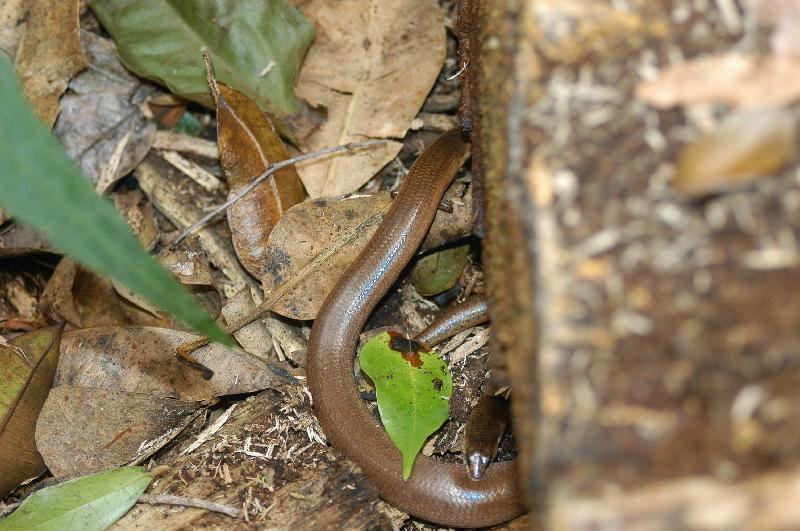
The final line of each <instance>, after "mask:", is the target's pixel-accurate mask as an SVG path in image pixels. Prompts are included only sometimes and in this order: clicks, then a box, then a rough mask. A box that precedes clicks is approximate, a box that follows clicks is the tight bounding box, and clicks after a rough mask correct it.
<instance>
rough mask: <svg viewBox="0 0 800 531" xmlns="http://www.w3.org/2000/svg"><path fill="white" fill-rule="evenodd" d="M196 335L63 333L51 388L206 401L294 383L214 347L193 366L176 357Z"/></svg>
mask: <svg viewBox="0 0 800 531" xmlns="http://www.w3.org/2000/svg"><path fill="white" fill-rule="evenodd" d="M198 337H199V336H197V335H196V334H192V333H190V332H184V331H181V330H170V329H167V328H154V327H145V326H141V327H138V326H128V327H124V326H106V327H98V328H87V329H84V330H74V331H71V332H67V333H65V334H64V337H63V339H62V341H61V362H60V363H59V366H58V373H57V374H56V380H55V385H82V386H87V387H89V386H91V387H102V388H103V389H114V390H120V391H128V392H134V393H144V394H149V395H153V396H159V397H176V398H180V399H181V400H204V399H208V398H212V397H217V396H222V395H228V394H239V393H251V392H254V391H259V390H261V389H265V388H268V387H275V386H277V385H281V384H284V383H287V382H290V383H291V382H294V379H293V378H292V377H291V376H289V374H288V373H286V371H284V370H283V369H280V368H279V367H276V366H274V365H271V364H269V363H266V362H264V361H263V360H260V359H258V358H256V357H255V356H252V355H250V354H248V353H246V352H244V351H242V350H238V349H227V348H225V347H223V346H222V345H220V344H218V343H212V344H210V345H207V346H205V347H202V348H200V349H198V350H196V351H194V352H193V353H192V356H193V358H194V360H195V361H196V364H192V363H189V362H187V361H184V360H182V359H178V358H177V357H176V355H175V352H176V350H175V349H176V348H177V347H178V346H179V345H182V344H184V343H189V342H191V341H195V340H197V339H198ZM197 364H199V365H197ZM209 376H210V378H209V379H206V378H208V377H209Z"/></svg>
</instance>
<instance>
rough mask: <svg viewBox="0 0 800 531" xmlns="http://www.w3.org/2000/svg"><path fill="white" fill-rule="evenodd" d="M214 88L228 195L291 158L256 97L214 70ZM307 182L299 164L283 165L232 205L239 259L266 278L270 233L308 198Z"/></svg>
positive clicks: (230, 213) (211, 84)
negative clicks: (216, 76)
mask: <svg viewBox="0 0 800 531" xmlns="http://www.w3.org/2000/svg"><path fill="white" fill-rule="evenodd" d="M209 87H210V88H211V94H212V95H213V96H214V102H215V103H216V107H217V142H218V143H219V154H220V155H219V159H220V164H221V165H222V169H223V170H224V171H225V175H226V176H227V178H228V186H229V191H228V196H229V197H230V196H231V195H234V194H236V193H238V192H239V191H240V190H241V189H242V188H244V187H245V186H247V184H248V183H249V182H250V181H251V180H253V179H254V178H255V177H257V176H258V175H260V174H262V173H263V172H264V171H265V170H266V169H267V168H268V167H269V165H270V164H274V163H276V162H280V161H282V160H286V159H288V158H289V152H288V151H287V150H286V146H284V145H283V142H282V141H281V139H280V138H279V137H278V134H277V132H276V131H275V127H274V126H273V125H272V121H271V120H270V119H269V117H267V115H266V114H264V113H263V112H262V111H261V109H259V108H258V106H257V105H256V104H255V103H253V101H252V100H251V99H250V98H248V97H247V96H245V95H244V94H242V93H241V92H238V91H236V90H234V89H232V88H230V87H229V86H227V85H225V84H223V83H217V81H216V79H214V77H213V72H212V71H210V70H209ZM303 196H304V194H303V185H302V183H301V182H300V177H298V175H297V170H296V169H295V168H294V166H289V167H286V168H283V169H281V170H279V171H277V172H275V173H273V174H272V175H270V176H269V178H268V179H267V180H265V181H264V182H262V183H261V184H260V185H259V186H257V187H256V188H255V189H253V190H252V191H251V192H249V193H248V194H247V195H245V196H244V197H243V198H241V199H240V200H239V201H238V202H237V203H236V204H235V205H233V206H232V207H231V208H229V209H228V225H229V226H230V228H231V235H232V237H233V248H234V249H235V250H236V255H237V256H238V257H239V261H240V262H241V263H242V265H244V267H245V269H247V271H249V272H250V274H251V275H253V276H254V277H256V278H258V279H261V276H262V275H263V271H264V266H265V257H264V252H265V248H266V245H267V238H268V237H269V233H270V232H272V228H273V227H274V226H275V224H276V223H277V222H278V220H279V219H280V217H281V216H282V215H283V213H284V212H285V211H286V210H288V209H289V208H290V207H292V206H294V205H296V204H297V203H300V202H301V201H302V200H303Z"/></svg>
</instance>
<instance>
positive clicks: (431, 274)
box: [411, 243, 470, 297]
mask: <svg viewBox="0 0 800 531" xmlns="http://www.w3.org/2000/svg"><path fill="white" fill-rule="evenodd" d="M469 248H470V244H468V243H466V244H463V245H459V246H457V247H448V248H446V249H442V250H440V251H436V252H433V253H431V254H428V255H425V256H423V257H422V258H420V259H419V260H418V261H417V263H416V264H414V267H413V269H412V270H411V283H412V284H413V285H414V289H416V290H417V293H419V294H420V295H424V296H426V297H427V296H429V295H436V294H437V293H442V292H443V291H447V290H449V289H450V288H452V287H453V286H455V285H456V282H458V278H459V277H460V276H461V273H462V272H463V271H464V267H466V265H467V255H468V254H469Z"/></svg>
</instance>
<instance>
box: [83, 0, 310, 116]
mask: <svg viewBox="0 0 800 531" xmlns="http://www.w3.org/2000/svg"><path fill="white" fill-rule="evenodd" d="M90 6H91V7H92V9H93V10H94V12H95V14H96V15H97V18H99V19H100V22H102V24H103V26H104V27H105V29H106V30H108V32H109V33H110V34H111V36H112V37H114V40H115V41H116V43H117V47H118V49H119V54H120V57H121V59H122V62H123V63H125V66H127V67H128V68H130V69H131V70H133V71H134V72H136V73H137V74H139V75H140V76H143V77H147V78H150V79H153V80H155V81H158V82H159V83H162V84H164V85H166V86H167V87H169V89H170V90H171V91H173V92H174V93H176V94H180V95H181V96H183V97H184V98H188V99H190V100H194V101H198V102H200V103H202V104H203V105H206V106H208V107H212V106H213V105H212V101H211V96H210V94H209V93H208V85H207V84H206V78H205V67H204V65H203V57H202V54H203V52H206V53H208V54H209V55H210V56H211V58H212V59H213V61H214V66H215V67H216V71H217V79H218V80H219V81H221V82H223V83H225V84H227V85H230V86H232V87H234V88H236V89H237V90H239V91H240V92H244V93H245V94H246V95H248V96H249V97H250V98H251V99H252V100H253V101H255V102H256V104H257V105H258V106H259V107H261V108H262V109H264V110H267V111H270V112H273V113H278V114H281V113H285V114H294V113H295V112H297V111H298V110H299V103H298V100H297V99H296V98H295V96H294V93H293V91H292V87H293V85H294V78H295V75H296V74H297V71H298V69H299V66H300V61H301V60H302V59H303V55H305V52H306V49H307V48H308V45H309V44H310V43H311V41H312V40H313V39H314V28H313V26H311V24H309V23H308V21H307V20H306V19H305V18H303V15H301V14H300V12H299V11H297V10H296V9H295V8H294V7H292V6H291V5H289V3H288V2H287V1H286V0H193V1H191V2H186V1H184V0H94V1H93V2H91V4H90ZM270 65H272V67H271V68H270Z"/></svg>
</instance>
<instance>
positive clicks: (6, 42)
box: [0, 0, 27, 59]
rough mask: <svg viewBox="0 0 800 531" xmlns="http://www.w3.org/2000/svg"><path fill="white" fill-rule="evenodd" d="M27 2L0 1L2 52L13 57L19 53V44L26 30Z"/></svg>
mask: <svg viewBox="0 0 800 531" xmlns="http://www.w3.org/2000/svg"><path fill="white" fill-rule="evenodd" d="M25 4H26V2H25V0H4V1H3V2H0V52H4V53H5V54H6V56H7V57H10V58H12V59H13V58H14V57H15V56H16V55H17V45H18V44H19V40H20V38H21V37H22V33H23V32H24V31H25V25H26V16H25V14H26V11H27V9H26V6H25Z"/></svg>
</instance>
